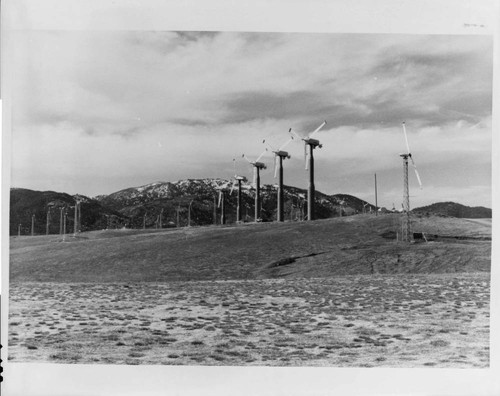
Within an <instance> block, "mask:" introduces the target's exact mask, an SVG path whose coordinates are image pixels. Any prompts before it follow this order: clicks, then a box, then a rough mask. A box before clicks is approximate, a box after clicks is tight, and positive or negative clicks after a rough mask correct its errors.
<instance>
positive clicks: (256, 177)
mask: <svg viewBox="0 0 500 396" xmlns="http://www.w3.org/2000/svg"><path fill="white" fill-rule="evenodd" d="M266 151H267V150H264V151H263V152H262V154H261V155H259V156H258V157H257V159H256V160H255V161H250V160H249V159H248V158H247V157H246V156H245V154H243V155H242V157H243V158H245V159H246V160H247V161H248V162H249V163H250V164H251V165H252V166H253V185H254V186H255V221H259V218H260V170H261V169H266V168H267V167H266V165H265V164H264V163H263V162H259V161H260V159H261V158H262V156H263V155H264V154H265V153H266Z"/></svg>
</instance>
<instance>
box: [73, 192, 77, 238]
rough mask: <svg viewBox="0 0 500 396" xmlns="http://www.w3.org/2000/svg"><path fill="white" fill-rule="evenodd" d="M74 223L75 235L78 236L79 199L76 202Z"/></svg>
mask: <svg viewBox="0 0 500 396" xmlns="http://www.w3.org/2000/svg"><path fill="white" fill-rule="evenodd" d="M73 223H74V224H73V228H74V229H73V236H74V237H76V233H77V232H78V201H76V202H75V219H74V221H73Z"/></svg>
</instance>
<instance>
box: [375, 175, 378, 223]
mask: <svg viewBox="0 0 500 396" xmlns="http://www.w3.org/2000/svg"><path fill="white" fill-rule="evenodd" d="M375 216H378V201H377V174H376V173H375Z"/></svg>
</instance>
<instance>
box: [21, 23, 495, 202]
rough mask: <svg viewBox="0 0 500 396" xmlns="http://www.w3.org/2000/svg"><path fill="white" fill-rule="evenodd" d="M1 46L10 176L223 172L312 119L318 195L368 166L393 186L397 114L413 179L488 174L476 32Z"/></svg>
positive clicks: (106, 186) (142, 36) (87, 181)
mask: <svg viewBox="0 0 500 396" xmlns="http://www.w3.org/2000/svg"><path fill="white" fill-rule="evenodd" d="M15 44H16V53H15V56H14V59H13V60H12V62H13V66H14V67H13V70H14V93H13V110H14V114H13V125H14V128H13V143H14V151H15V154H16V155H15V156H13V158H14V162H13V175H14V177H13V180H15V181H16V180H17V181H19V182H17V181H16V183H18V184H19V183H26V184H29V183H35V182H34V180H35V179H36V177H38V180H45V181H46V183H48V184H50V183H49V180H54V179H57V180H62V179H66V180H68V181H67V183H73V182H74V183H75V184H74V185H75V186H77V185H78V181H77V180H82V182H81V184H80V185H81V186H82V187H79V188H80V189H84V190H85V189H87V190H89V191H92V193H94V194H96V193H103V192H112V191H110V189H111V188H116V189H120V188H124V187H128V186H130V185H133V184H134V183H136V182H137V184H145V183H147V182H148V181H154V180H173V179H178V178H188V177H191V178H193V177H219V176H220V177H223V176H224V175H226V174H228V175H231V174H232V158H233V157H240V156H241V154H242V153H243V152H245V153H247V154H248V155H249V156H253V155H255V156H257V155H258V154H259V153H260V152H261V151H262V150H263V147H264V146H263V145H262V140H263V139H267V140H268V141H269V142H272V144H274V145H276V146H279V145H280V144H281V143H282V142H284V141H285V140H286V139H288V134H287V131H288V129H289V128H290V127H291V128H293V129H294V130H295V131H296V132H297V133H299V134H302V135H305V134H306V133H307V132H308V131H311V130H313V129H314V128H316V127H317V126H318V125H319V124H320V123H321V122H322V120H324V119H326V120H327V121H328V124H327V126H326V127H325V128H324V130H323V131H322V132H320V134H318V138H319V139H320V140H321V141H322V143H323V144H324V148H323V149H321V150H318V152H317V161H318V167H317V180H318V188H321V189H323V190H325V192H334V191H336V192H341V191H338V190H336V189H337V187H338V188H345V189H346V190H345V191H344V192H348V191H347V190H349V191H361V190H363V188H362V186H363V183H361V182H360V183H354V182H353V181H352V180H351V181H349V180H348V179H349V178H351V179H352V178H355V179H356V178H357V180H361V179H363V177H361V175H364V174H368V175H370V174H372V173H373V172H374V171H375V170H377V171H378V172H387V174H388V175H389V174H390V175H391V180H392V179H393V181H391V183H393V184H394V185H399V184H400V180H399V178H400V175H399V171H400V167H401V163H400V158H399V157H398V153H399V152H401V151H403V150H404V141H403V139H402V133H401V122H402V121H403V120H405V121H406V123H407V127H408V132H409V138H410V143H411V146H412V150H413V151H414V153H415V159H416V161H417V163H418V165H419V168H420V167H421V172H422V174H423V176H425V179H426V182H427V183H429V182H430V183H431V184H432V183H435V186H436V188H437V183H438V182H443V179H446V180H448V181H449V180H453V183H454V185H455V186H458V185H459V180H455V179H454V177H453V176H450V175H452V169H451V167H450V165H449V164H450V163H454V164H460V166H461V165H463V166H464V170H463V172H464V173H463V174H464V176H465V177H469V178H472V175H474V177H476V178H477V177H478V174H480V175H484V176H481V177H480V178H481V180H484V179H485V178H487V177H488V176H489V175H490V172H488V166H489V167H491V163H490V157H491V155H490V153H491V108H492V102H491V97H492V40H491V38H490V37H487V36H425V35H381V34H380V35H374V34H371V35H368V34H312V33H310V34H299V33H236V32H148V31H114V32H113V31H107V32H103V31H71V32H69V31H53V32H49V31H46V32H45V31H20V32H17V33H16V36H15ZM48 142H50V144H49V143H48ZM159 144H160V146H159ZM41 148H43V150H42V149H41ZM289 150H290V152H291V153H292V155H293V156H292V159H291V160H290V161H287V168H289V169H290V171H289V172H288V173H287V176H286V177H288V179H287V180H289V182H290V183H291V184H296V185H304V184H306V182H305V176H306V175H305V174H304V172H303V161H302V155H303V154H302V146H301V145H300V144H296V143H294V144H292V145H290V146H289ZM267 161H269V163H270V164H272V162H271V161H272V157H269V158H267ZM41 163H46V164H47V165H44V167H43V168H40V166H39V164H41ZM84 164H86V165H84ZM245 166H246V165H244V167H245ZM455 166H458V165H455ZM68 169H71V172H70V173H71V175H70V173H68ZM392 169H395V171H392ZM436 169H437V170H442V172H441V171H440V172H441V173H442V176H440V178H437V176H435V175H434V174H440V172H437V171H436ZM269 173H270V174H272V171H271V172H269ZM338 173H340V174H341V175H340V176H337V174H338ZM92 174H95V175H97V176H95V178H96V180H94V181H92V182H91V180H92ZM427 175H432V176H431V177H427ZM97 179H99V180H97ZM110 179H112V180H113V181H111V182H110ZM70 180H71V181H70ZM263 180H264V181H265V182H273V180H272V176H269V175H267V174H264V175H263ZM328 180H333V182H331V183H329V181H328ZM369 183H371V182H369ZM91 184H92V187H90V185H91ZM451 187H453V186H451V185H450V188H451ZM104 190H105V191H104ZM364 190H365V191H367V193H368V191H369V188H368V187H364ZM436 191H437V190H436ZM81 192H85V191H81Z"/></svg>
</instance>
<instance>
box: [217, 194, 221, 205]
mask: <svg viewBox="0 0 500 396" xmlns="http://www.w3.org/2000/svg"><path fill="white" fill-rule="evenodd" d="M221 201H222V191H219V204H218V205H217V207H218V208H220V203H221Z"/></svg>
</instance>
